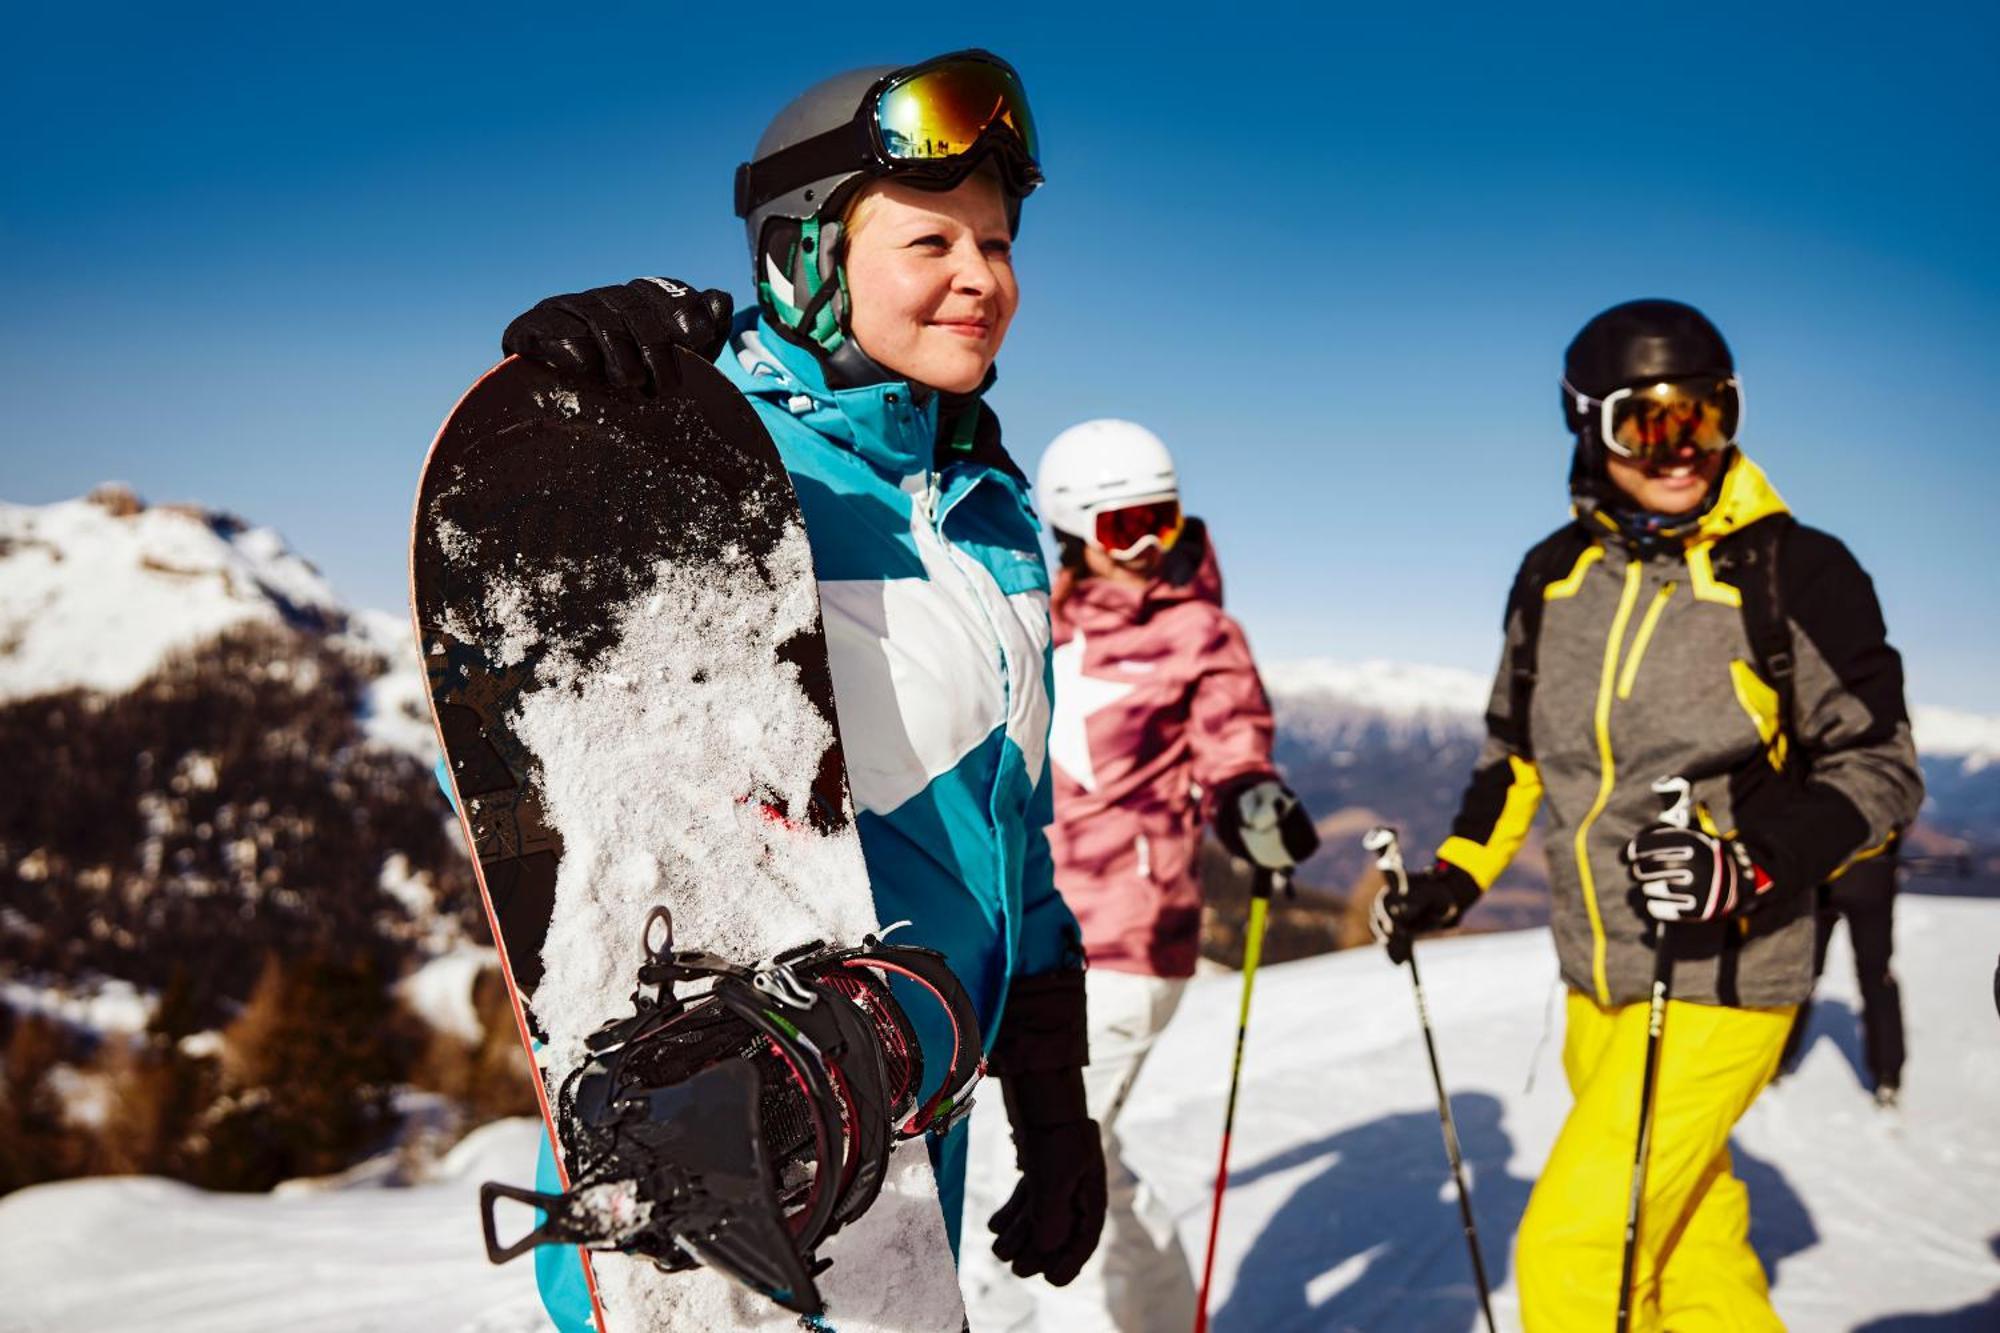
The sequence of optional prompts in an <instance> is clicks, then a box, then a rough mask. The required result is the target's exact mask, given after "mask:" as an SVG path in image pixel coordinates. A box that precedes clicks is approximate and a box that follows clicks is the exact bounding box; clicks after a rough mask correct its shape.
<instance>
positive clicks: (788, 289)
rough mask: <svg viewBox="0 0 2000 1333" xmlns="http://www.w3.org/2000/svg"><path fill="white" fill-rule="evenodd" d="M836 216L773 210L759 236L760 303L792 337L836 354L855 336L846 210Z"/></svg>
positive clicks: (775, 324) (758, 299)
mask: <svg viewBox="0 0 2000 1333" xmlns="http://www.w3.org/2000/svg"><path fill="white" fill-rule="evenodd" d="M829 211H830V212H832V213H833V215H832V217H831V218H829V219H827V220H821V219H820V218H818V217H812V218H804V219H799V218H787V217H778V216H775V215H774V216H772V217H770V218H767V219H766V220H765V222H764V227H763V231H762V233H761V234H760V235H759V237H758V241H757V303H758V305H759V306H760V307H761V308H762V309H763V311H764V314H765V316H766V318H767V319H769V320H770V322H771V323H772V325H773V326H774V327H776V328H777V329H778V330H779V332H781V333H783V334H784V335H785V336H787V337H788V338H790V339H791V340H792V341H794V342H797V343H800V344H802V345H804V346H807V347H809V348H812V349H814V350H816V351H818V352H821V353H824V354H829V355H830V354H832V353H833V352H836V351H838V350H839V349H840V347H841V345H842V344H843V343H845V342H847V341H848V340H849V338H850V337H851V336H852V326H851V324H850V323H849V320H850V316H851V314H852V311H851V309H850V307H849V303H848V294H847V274H846V269H845V260H846V256H847V236H846V231H847V228H846V223H845V221H844V219H843V217H842V214H843V213H844V210H841V211H838V212H833V211H832V210H829Z"/></svg>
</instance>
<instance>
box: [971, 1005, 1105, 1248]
mask: <svg viewBox="0 0 2000 1333" xmlns="http://www.w3.org/2000/svg"><path fill="white" fill-rule="evenodd" d="M1089 1059H1090V1043H1089V1037H1088V1032H1087V1029H1086V1027H1085V1023H1084V999H1083V973H1082V972H1081V971H1080V970H1078V971H1067V972H1052V973H1047V974H1045V975H1042V976H1035V977H1024V978H1022V979H1020V980H1018V981H1016V982H1015V983H1014V985H1013V988H1012V989H1011V990H1010V991H1009V993H1008V996H1007V1012H1006V1014H1005V1016H1004V1017H1003V1018H1002V1019H1001V1026H1000V1035H999V1038H998V1040H996V1041H995V1042H994V1044H993V1054H992V1056H991V1058H990V1059H989V1060H988V1061H987V1065H988V1068H989V1069H991V1071H992V1072H993V1073H994V1074H995V1075H997V1076H998V1077H999V1079H1000V1087H1001V1092H1002V1095H1003V1096H1004V1098H1005V1100H1006V1104H1007V1121H1008V1123H1009V1124H1010V1125H1011V1126H1013V1130H1014V1160H1015V1163H1016V1165H1018V1166H1019V1167H1020V1171H1021V1183H1020V1184H1018V1185H1016V1186H1015V1187H1014V1193H1013V1196H1012V1197H1011V1198H1009V1199H1008V1200H1007V1202H1006V1203H1004V1204H1002V1205H1001V1207H1000V1211H999V1212H997V1213H995V1214H993V1217H992V1220H991V1221H989V1222H988V1223H987V1224H986V1225H987V1228H988V1230H990V1231H992V1232H993V1235H994V1241H993V1253H994V1254H995V1255H996V1256H997V1257H998V1258H999V1259H1000V1261H1001V1262H1002V1263H1005V1264H1008V1265H1010V1266H1011V1267H1012V1268H1013V1270H1014V1274H1015V1276H1016V1277H1032V1276H1034V1275H1035V1274H1036V1273H1040V1274H1042V1275H1043V1276H1044V1277H1046V1278H1047V1279H1048V1281H1049V1284H1050V1285H1051V1286H1057V1287H1061V1286H1066V1285H1067V1284H1068V1283H1069V1282H1070V1281H1071V1280H1072V1279H1073V1278H1075V1277H1076V1275H1077V1273H1078V1272H1079V1271H1081V1269H1082V1268H1083V1265H1084V1261H1085V1260H1087V1259H1089V1258H1090V1256H1091V1252H1092V1251H1094V1250H1095V1249H1096V1248H1097V1238H1098V1235H1099V1233H1101V1232H1102V1231H1103V1230H1104V1208H1105V1185H1104V1142H1103V1139H1102V1138H1101V1136H1100V1135H1099V1133H1098V1129H1097V1122H1096V1121H1095V1120H1092V1119H1091V1118H1090V1111H1089V1107H1088V1105H1087V1104H1086V1102H1085V1100H1084V1092H1083V1066H1084V1065H1085V1064H1087V1063H1088V1062H1089Z"/></svg>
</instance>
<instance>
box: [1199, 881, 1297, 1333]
mask: <svg viewBox="0 0 2000 1333" xmlns="http://www.w3.org/2000/svg"><path fill="white" fill-rule="evenodd" d="M1281 877H1282V875H1281V872H1279V871H1276V870H1264V869H1261V868H1260V869H1259V870H1258V871H1257V874H1256V878H1255V879H1254V880H1252V881H1251V885H1250V921H1249V924H1248V925H1247V926H1245V928H1244V934H1243V1003H1242V1006H1241V1007H1240V1008H1239V1009H1238V1010H1237V1013H1236V1055H1235V1058H1234V1059H1232V1060H1231V1061H1230V1063H1229V1102H1228V1109H1227V1110H1225V1111H1224V1112H1223V1113H1222V1160H1221V1161H1220V1162H1219V1163H1217V1165H1216V1168H1215V1199H1214V1201H1213V1202H1211V1203H1210V1204H1209V1209H1208V1255H1207V1257H1206V1258H1204V1259H1203V1260H1202V1261H1201V1299H1200V1302H1199V1303H1198V1304H1197V1305H1196V1306H1195V1311H1194V1333H1206V1331H1207V1329H1208V1291H1209V1281H1210V1279H1211V1278H1213V1277H1214V1276H1215V1238H1216V1235H1217V1234H1218V1233H1219V1232H1220V1231H1221V1229H1222V1195H1223V1192H1224V1191H1225V1190H1227V1189H1228V1188H1229V1136H1230V1135H1231V1134H1232V1133H1234V1132H1235V1129H1236V1091H1237V1088H1238V1087H1239V1086H1240V1084H1241V1083H1242V1079H1243V1039H1244V1037H1246V1036H1247V1035H1248V1034H1249V1032H1250V992H1251V990H1252V988H1254V987H1255V986H1256V984H1257V962H1258V960H1259V959H1261V958H1262V957H1263V956H1264V925H1265V922H1266V919H1267V917H1268V916H1269V913H1270V910H1271V893H1272V891H1273V890H1275V889H1276V888H1277V887H1278V884H1279V881H1280V879H1281Z"/></svg>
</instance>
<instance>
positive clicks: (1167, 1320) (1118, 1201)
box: [960, 968, 1195, 1333]
mask: <svg viewBox="0 0 2000 1333" xmlns="http://www.w3.org/2000/svg"><path fill="white" fill-rule="evenodd" d="M1084 988H1085V994H1086V996H1087V998H1088V1001H1089V1006H1090V1064H1089V1066H1088V1067H1086V1068H1085V1069H1084V1071H1083V1078H1084V1089H1085V1093H1086V1095H1087V1097H1088V1099H1089V1103H1090V1114H1091V1117H1092V1118H1093V1119H1095V1120H1096V1121H1097V1124H1098V1128H1099V1129H1100V1130H1102V1131H1103V1134H1104V1161H1105V1168H1106V1174H1107V1177H1108V1179H1107V1181H1106V1183H1107V1185H1108V1195H1109V1207H1108V1208H1107V1210H1106V1214H1105V1218H1104V1236H1103V1239H1102V1240H1100V1241H1099V1242H1098V1246H1097V1253H1095V1254H1094V1255H1092V1256H1091V1258H1090V1262H1089V1263H1087V1264H1085V1265H1084V1267H1083V1271H1082V1272H1081V1273H1079V1274H1077V1277H1076V1280H1075V1281H1074V1282H1072V1283H1070V1284H1069V1285H1068V1286H1066V1287H1051V1286H1050V1285H1049V1284H1048V1283H1047V1282H1045V1281H1044V1280H1042V1279H1041V1278H1039V1277H1032V1278H1017V1277H1015V1276H1014V1275H1013V1273H1011V1272H1009V1271H1008V1270H1007V1268H1006V1266H1005V1265H1003V1264H1001V1263H1000V1261H999V1260H997V1259H995V1258H994V1257H993V1252H992V1249H991V1242H992V1236H991V1234H990V1233H989V1232H988V1231H987V1229H986V1219H987V1218H988V1217H991V1216H992V1215H993V1213H994V1211H995V1210H997V1209H998V1208H999V1207H1000V1205H1001V1204H1003V1203H1005V1202H1006V1201H1007V1197H1008V1195H1010V1194H1012V1193H1013V1190H1014V1184H1015V1182H1016V1181H1017V1180H1018V1179H1019V1173H1018V1172H1017V1171H1016V1170H1015V1167H1014V1145H1013V1141H1012V1139H1010V1138H1009V1136H1008V1130H1007V1112H1006V1108H1005V1107H1003V1106H1002V1105H1001V1100H1000V1096H999V1092H998V1090H997V1089H995V1090H994V1091H993V1092H992V1093H991V1094H990V1095H988V1096H985V1097H982V1098H980V1100H979V1106H978V1109H977V1110H976V1111H975V1112H974V1113H973V1117H972V1149H971V1166H970V1169H969V1171H968V1173H967V1180H966V1205H965V1232H964V1235H965V1242H964V1244H963V1246H962V1247H961V1249H960V1255H961V1262H960V1277H961V1280H962V1282H963V1285H964V1287H965V1306H966V1313H967V1317H968V1318H969V1319H970V1321H971V1325H972V1329H973V1333H1030V1331H1031V1330H1038V1329H1040V1330H1049V1331H1050V1333H1056V1331H1057V1330H1060V1333H1152V1330H1156V1329H1159V1330H1168V1331H1169V1333H1179V1330H1182V1329H1187V1328H1192V1327H1193V1326H1194V1307H1195V1290H1194V1275H1193V1273H1192V1271H1191V1270H1190V1269H1189V1267H1188V1260H1187V1254H1186V1253H1185V1252H1184V1251H1183V1250H1182V1249H1181V1243H1180V1238H1179V1237H1178V1236H1177V1235H1175V1233H1174V1219H1173V1214H1172V1213H1170V1212H1169V1211H1168V1210H1167V1208H1166V1206H1165V1204H1164V1202H1163V1201H1162V1200H1161V1199H1160V1198H1159V1197H1158V1196H1157V1195H1155V1194H1154V1193H1153V1191H1152V1190H1151V1189H1149V1188H1148V1187H1147V1185H1146V1182H1145V1181H1143V1180H1140V1179H1139V1178H1138V1177H1137V1176H1136V1175H1134V1174H1133V1173H1132V1169H1131V1168H1130V1167H1128V1166H1126V1165H1125V1162H1124V1159H1123V1156H1122V1154H1121V1153H1120V1150H1119V1143H1118V1130H1117V1126H1118V1117H1119V1113H1120V1112H1121V1111H1123V1110H1124V1107H1125V1101H1126V1098H1127V1097H1129V1096H1130V1095H1131V1092H1132V1085H1133V1084H1134V1083H1135V1082H1137V1081H1138V1078H1139V1070H1140V1068H1141V1066H1143V1065H1144V1064H1145V1061H1146V1055H1147V1053H1148V1052H1149V1051H1151V1050H1152V1048H1153V1042H1154V1041H1155V1040H1156V1039H1157V1038H1158V1037H1159V1035H1160V1032H1161V1030H1162V1029H1163V1028H1165V1027H1166V1025H1167V1020H1168V1019H1170V1018H1172V1017H1173V1016H1174V1010H1175V1009H1176V1008H1178V1007H1179V1006H1180V1002H1181V993H1182V992H1183V991H1185V990H1186V989H1187V981H1186V980H1185V979H1183V978H1168V977H1149V976H1144V975H1141V974H1139V973H1135V972H1113V971H1111V970H1110V969H1108V968H1092V969H1091V970H1090V971H1089V972H1088V973H1087V974H1085V978H1084Z"/></svg>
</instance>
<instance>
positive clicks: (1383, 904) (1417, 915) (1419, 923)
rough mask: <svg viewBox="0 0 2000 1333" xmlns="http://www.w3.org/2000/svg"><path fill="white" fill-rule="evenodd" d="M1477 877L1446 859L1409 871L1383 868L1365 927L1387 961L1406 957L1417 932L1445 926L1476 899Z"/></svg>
mask: <svg viewBox="0 0 2000 1333" xmlns="http://www.w3.org/2000/svg"><path fill="white" fill-rule="evenodd" d="M1479 892H1480V890H1479V881H1477V880H1475V879H1474V878H1473V877H1472V876H1471V875H1469V874H1467V873H1466V872H1465V871H1464V870H1461V869H1460V868H1459V867H1457V866H1455V865H1453V864H1451V863H1450V862H1449V861H1439V862H1438V863H1437V864H1436V865H1435V866H1433V867H1432V868H1431V869H1429V870H1419V871H1418V872H1417V873H1416V874H1414V875H1412V874H1409V873H1407V872H1405V871H1403V870H1401V869H1400V868H1399V869H1397V870H1395V871H1389V870H1384V871H1383V876H1382V889H1381V892H1379V893H1377V894H1376V895H1375V903H1374V906H1372V907H1371V908H1370V909H1369V912H1368V927H1369V929H1370V930H1371V931H1373V932H1374V935H1375V938H1376V939H1377V940H1380V941H1381V942H1382V943H1383V944H1384V945H1385V946H1387V948H1388V950H1389V961H1390V962H1392V963H1395V964H1398V965H1399V966H1400V965H1401V964H1403V963H1407V962H1408V961H1410V946H1411V945H1412V944H1413V943H1415V941H1416V938H1417V936H1419V935H1428V934H1430V933H1431V932H1432V931H1436V930H1449V929H1451V928H1452V927H1453V926H1455V925H1457V924H1458V919H1459V918H1460V917H1462V916H1464V915H1465V909H1466V908H1468V907H1470V906H1472V905H1473V904H1474V903H1476V902H1478V901H1479Z"/></svg>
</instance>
